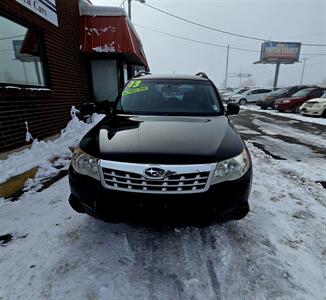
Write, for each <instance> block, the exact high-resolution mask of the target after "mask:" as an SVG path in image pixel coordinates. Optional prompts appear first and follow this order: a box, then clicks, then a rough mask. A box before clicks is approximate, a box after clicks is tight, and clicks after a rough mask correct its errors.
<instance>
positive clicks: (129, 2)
mask: <svg viewBox="0 0 326 300" xmlns="http://www.w3.org/2000/svg"><path fill="white" fill-rule="evenodd" d="M135 1H138V2H140V3H142V4H144V3H146V1H145V0H135ZM128 16H129V19H130V20H131V0H128Z"/></svg>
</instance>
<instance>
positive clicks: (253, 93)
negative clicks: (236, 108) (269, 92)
mask: <svg viewBox="0 0 326 300" xmlns="http://www.w3.org/2000/svg"><path fill="white" fill-rule="evenodd" d="M258 92H259V89H257V90H252V91H250V92H249V93H248V94H247V95H246V98H247V102H256V101H257V97H258Z"/></svg>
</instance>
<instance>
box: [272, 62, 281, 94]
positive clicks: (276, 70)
mask: <svg viewBox="0 0 326 300" xmlns="http://www.w3.org/2000/svg"><path fill="white" fill-rule="evenodd" d="M280 65H281V63H280V62H279V61H278V62H277V63H276V68H275V76H274V84H273V88H274V89H275V88H277V80H278V73H279V72H280Z"/></svg>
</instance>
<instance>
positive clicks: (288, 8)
mask: <svg viewBox="0 0 326 300" xmlns="http://www.w3.org/2000/svg"><path fill="white" fill-rule="evenodd" d="M92 2H93V4H95V5H108V6H119V5H120V4H121V2H122V0H92ZM147 3H148V4H150V5H153V6H155V7H158V8H160V9H163V10H166V11H169V12H171V13H173V14H176V15H179V16H182V17H184V18H187V19H191V20H193V21H196V22H199V23H202V24H205V25H208V26H212V27H217V28H219V29H223V30H227V31H232V32H236V33H240V34H245V35H251V36H257V37H260V38H266V39H271V40H277V41H288V42H304V43H318V44H326V0H324V1H320V0H319V1H314V0H310V1H309V0H305V1H302V0H295V1H293V0H291V1H289V0H284V1H282V0H252V1H247V0H243V1H239V0H238V1H234V0H229V1H220V0H215V1H214V0H211V1H209V0H206V1H198V0H197V1H195V0H188V1H185V0H177V1H172V0H171V1H169V0H159V1H158V0H147ZM126 9H127V4H126ZM132 21H133V22H134V23H135V24H139V25H143V26H146V27H150V28H153V29H156V30H160V31H165V32H168V33H171V34H175V35H181V36H184V37H187V38H191V39H197V40H201V41H205V42H211V43H217V44H222V45H227V44H230V45H231V46H234V47H243V48H249V49H254V50H260V47H261V42H256V41H253V40H247V39H242V38H237V37H233V36H229V35H225V34H222V33H218V32H213V31H209V30H206V29H203V28H199V27H196V26H194V25H191V24H187V23H184V22H182V21H179V20H176V19H174V18H171V17H169V16H167V15H164V14H162V13H160V12H157V11H154V10H152V9H151V8H149V7H146V6H144V5H142V4H141V3H138V2H136V1H133V2H132ZM136 30H137V32H138V34H139V35H140V37H141V40H142V43H143V46H144V50H145V53H146V56H147V59H148V61H149V65H150V68H151V72H152V73H165V74H166V73H173V72H174V71H175V72H176V73H177V74H194V73H195V72H198V71H204V72H207V73H208V74H209V76H210V77H211V78H212V79H213V80H214V82H215V83H216V84H217V85H218V86H221V85H222V83H223V81H224V76H225V60H226V49H222V48H215V47H211V46H207V45H200V44H195V43H192V42H188V41H183V40H178V39H175V38H171V37H168V36H165V35H161V34H159V33H155V32H151V31H148V30H145V29H142V28H139V27H136ZM301 53H306V54H311V53H325V54H326V47H307V46H302V48H301ZM303 57H307V58H308V61H307V64H306V70H305V75H304V80H303V83H306V84H311V83H320V82H321V81H322V80H324V79H325V78H326V56H311V55H305V56H303V55H301V57H300V59H302V58H303ZM257 60H259V53H248V52H241V51H237V50H230V61H229V72H230V73H238V72H240V71H241V72H247V73H251V74H252V75H253V77H252V78H253V79H254V80H255V82H256V84H257V85H271V84H272V79H273V77H274V68H275V66H274V65H254V64H253V62H254V61H257ZM301 72H302V63H297V64H294V65H282V66H281V69H280V76H279V85H283V86H284V85H290V84H299V83H300V77H301ZM238 84H239V79H238V78H229V79H228V86H238Z"/></svg>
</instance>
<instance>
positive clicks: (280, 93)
mask: <svg viewBox="0 0 326 300" xmlns="http://www.w3.org/2000/svg"><path fill="white" fill-rule="evenodd" d="M288 90H289V88H282V89H279V90H277V91H275V92H272V93H271V95H273V96H280V95H283V94H285V93H286V92H287V91H288Z"/></svg>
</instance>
